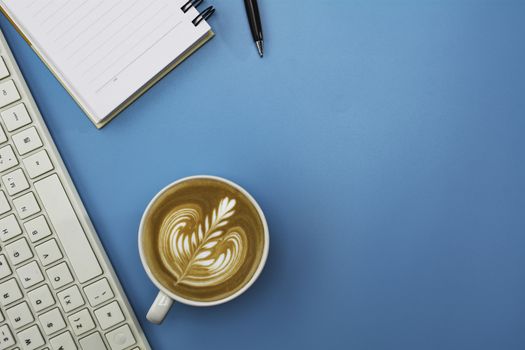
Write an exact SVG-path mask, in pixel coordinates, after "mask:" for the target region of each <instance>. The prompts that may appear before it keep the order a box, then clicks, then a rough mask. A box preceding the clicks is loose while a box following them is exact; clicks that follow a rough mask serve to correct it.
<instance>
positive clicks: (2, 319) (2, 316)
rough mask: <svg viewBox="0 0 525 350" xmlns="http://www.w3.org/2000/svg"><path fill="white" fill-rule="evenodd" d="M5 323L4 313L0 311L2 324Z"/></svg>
mask: <svg viewBox="0 0 525 350" xmlns="http://www.w3.org/2000/svg"><path fill="white" fill-rule="evenodd" d="M2 322H4V315H3V314H2V311H0V323H2Z"/></svg>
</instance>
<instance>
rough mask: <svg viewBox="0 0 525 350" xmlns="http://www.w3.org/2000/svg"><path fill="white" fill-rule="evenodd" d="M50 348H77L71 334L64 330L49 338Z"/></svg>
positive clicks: (69, 349) (72, 349) (60, 349)
mask: <svg viewBox="0 0 525 350" xmlns="http://www.w3.org/2000/svg"><path fill="white" fill-rule="evenodd" d="M50 343H51V348H52V349H53V350H77V349H78V348H77V346H76V345H75V342H74V341H73V337H72V336H71V333H69V332H64V333H62V334H60V335H57V336H56V337H54V338H51V340H50Z"/></svg>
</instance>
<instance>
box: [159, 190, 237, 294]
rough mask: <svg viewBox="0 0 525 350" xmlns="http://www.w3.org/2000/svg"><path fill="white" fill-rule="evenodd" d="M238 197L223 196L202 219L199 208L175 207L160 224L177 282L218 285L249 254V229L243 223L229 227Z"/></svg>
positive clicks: (166, 261) (166, 258)
mask: <svg viewBox="0 0 525 350" xmlns="http://www.w3.org/2000/svg"><path fill="white" fill-rule="evenodd" d="M235 204H236V201H235V199H230V198H228V197H224V198H223V199H222V200H221V201H220V203H219V206H218V207H217V208H216V209H213V211H212V213H211V215H207V216H206V217H205V218H204V220H203V221H202V222H201V213H200V210H199V209H200V208H198V207H196V206H184V207H177V208H175V209H173V210H172V211H171V212H170V213H169V214H168V215H167V216H166V217H165V219H164V220H163V222H162V225H161V227H160V236H159V240H160V242H159V243H160V245H159V246H160V247H163V248H162V249H164V251H163V254H161V256H162V259H163V260H164V261H163V262H164V265H165V266H166V267H167V268H168V269H169V270H170V271H171V273H172V274H173V275H174V277H175V278H176V280H177V282H176V284H184V285H188V286H195V287H208V286H212V285H217V284H219V283H222V282H224V281H226V280H227V279H229V278H230V277H231V276H233V275H235V273H236V272H237V271H238V270H239V268H240V267H241V265H242V263H243V261H244V259H245V257H246V249H247V248H246V247H247V244H246V243H247V242H246V233H245V232H244V230H243V229H242V228H241V227H231V228H228V223H229V220H228V219H230V218H231V217H232V216H233V215H234V214H235V209H234V208H235Z"/></svg>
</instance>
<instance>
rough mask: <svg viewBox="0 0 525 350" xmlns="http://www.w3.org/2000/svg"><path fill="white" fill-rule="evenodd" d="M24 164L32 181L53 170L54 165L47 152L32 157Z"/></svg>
mask: <svg viewBox="0 0 525 350" xmlns="http://www.w3.org/2000/svg"><path fill="white" fill-rule="evenodd" d="M23 162H24V166H25V167H26V170H27V173H28V174H29V177H30V178H32V179H34V178H35V177H38V176H40V175H42V174H45V173H47V172H48V171H51V170H53V163H51V159H49V156H48V155H47V152H46V150H41V151H39V152H37V153H35V154H33V155H30V156H29V157H27V158H25V159H24V160H23Z"/></svg>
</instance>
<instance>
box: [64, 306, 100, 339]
mask: <svg viewBox="0 0 525 350" xmlns="http://www.w3.org/2000/svg"><path fill="white" fill-rule="evenodd" d="M67 319H68V320H69V324H71V328H72V329H73V332H75V334H76V335H82V334H84V333H86V332H88V331H90V330H92V329H93V328H95V322H93V318H92V317H91V315H90V314H89V311H88V309H84V310H81V311H79V312H77V313H75V314H73V315H71V316H69V317H68V318H67Z"/></svg>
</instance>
